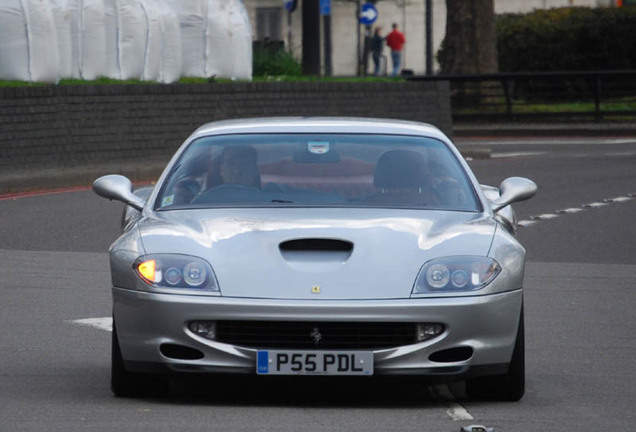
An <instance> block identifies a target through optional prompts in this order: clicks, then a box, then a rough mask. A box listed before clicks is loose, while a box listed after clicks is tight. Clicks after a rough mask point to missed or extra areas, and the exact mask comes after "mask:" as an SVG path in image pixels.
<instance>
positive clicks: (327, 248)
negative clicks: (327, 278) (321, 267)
mask: <svg viewBox="0 0 636 432" xmlns="http://www.w3.org/2000/svg"><path fill="white" fill-rule="evenodd" d="M278 247H279V249H280V250H281V252H349V253H351V251H352V250H353V243H351V242H350V241H346V240H337V239H317V238H308V239H298V240H289V241H286V242H283V243H281V244H280V245H279V246H278Z"/></svg>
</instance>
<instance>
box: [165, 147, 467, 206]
mask: <svg viewBox="0 0 636 432" xmlns="http://www.w3.org/2000/svg"><path fill="white" fill-rule="evenodd" d="M285 206H302V207H307V206H320V207H336V206H349V207H394V208H415V209H422V208H426V209H444V210H459V211H478V209H479V204H478V201H477V199H476V197H475V192H474V190H473V188H472V187H471V183H470V182H469V180H468V177H467V175H466V173H465V172H464V170H463V168H462V166H461V165H460V164H459V162H458V160H457V158H456V157H455V155H454V154H453V153H452V152H451V151H450V149H449V148H448V147H447V146H446V145H445V144H444V143H443V142H441V141H438V140H435V139H431V138H425V137H420V136H404V135H378V134H233V135H215V136H208V137H202V138H198V139H197V140H195V141H193V142H192V143H191V144H190V145H189V146H188V148H187V149H186V150H185V151H184V152H183V153H182V155H181V157H180V158H179V160H178V161H177V162H176V163H175V165H174V166H173V168H172V169H171V171H170V173H169V175H168V176H167V177H166V179H165V181H164V183H163V185H162V187H161V190H160V193H159V196H158V198H157V201H156V205H155V208H156V209H158V210H173V209H175V210H176V209H183V208H201V207H285Z"/></svg>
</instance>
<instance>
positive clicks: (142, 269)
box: [137, 260, 157, 282]
mask: <svg viewBox="0 0 636 432" xmlns="http://www.w3.org/2000/svg"><path fill="white" fill-rule="evenodd" d="M156 265H157V262H156V261H155V260H149V261H144V262H142V263H141V264H139V266H138V267H137V270H139V274H140V275H142V276H143V277H145V278H146V279H148V280H149V281H150V282H157V281H156V280H155V267H156Z"/></svg>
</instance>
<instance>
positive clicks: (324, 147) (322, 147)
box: [307, 141, 329, 155]
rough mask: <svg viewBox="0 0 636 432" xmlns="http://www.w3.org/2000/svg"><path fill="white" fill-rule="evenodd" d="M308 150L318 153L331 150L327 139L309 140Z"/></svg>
mask: <svg viewBox="0 0 636 432" xmlns="http://www.w3.org/2000/svg"><path fill="white" fill-rule="evenodd" d="M307 150H309V152H310V153H313V154H317V155H321V154H325V153H327V152H329V143H328V142H327V141H309V143H307Z"/></svg>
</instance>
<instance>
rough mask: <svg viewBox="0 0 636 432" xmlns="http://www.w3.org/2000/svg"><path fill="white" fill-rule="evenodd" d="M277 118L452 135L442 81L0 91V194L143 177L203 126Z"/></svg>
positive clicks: (152, 174) (155, 172)
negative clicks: (389, 124) (410, 123)
mask: <svg viewBox="0 0 636 432" xmlns="http://www.w3.org/2000/svg"><path fill="white" fill-rule="evenodd" d="M285 115H337V116H366V117H386V118H399V119H407V120H416V121H423V122H427V123H432V124H434V125H436V126H438V127H439V128H440V129H442V130H443V131H444V132H446V133H447V134H449V135H450V134H451V133H452V124H451V122H452V121H451V113H450V101H449V90H448V84H447V83H445V82H433V83H430V82H403V83H236V84H200V85H104V86H90V85H87V86H46V87H20V88H0V193H2V192H4V193H6V192H10V191H12V190H23V189H24V188H30V187H33V188H42V187H45V188H46V187H60V186H65V185H68V184H77V182H78V181H81V182H82V183H86V184H90V181H92V180H93V179H94V178H95V176H96V175H98V174H102V173H108V172H113V171H115V172H121V173H123V174H126V175H129V176H131V177H133V178H137V179H141V178H153V177H156V176H157V175H158V173H159V172H160V170H161V168H162V167H163V166H164V165H165V163H166V162H167V161H168V159H169V158H170V156H171V155H172V154H173V153H174V151H175V150H176V149H177V148H178V146H179V145H180V144H181V143H182V142H183V141H184V140H185V139H186V138H187V136H188V135H189V134H190V133H191V132H192V131H194V129H195V128H196V127H198V126H200V125H201V124H203V123H206V122H210V121H214V120H220V119H228V118H244V117H263V116H285Z"/></svg>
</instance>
